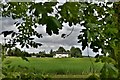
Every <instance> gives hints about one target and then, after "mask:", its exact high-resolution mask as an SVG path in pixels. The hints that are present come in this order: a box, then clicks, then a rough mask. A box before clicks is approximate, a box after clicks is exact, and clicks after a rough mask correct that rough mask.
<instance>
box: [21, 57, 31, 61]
mask: <svg viewBox="0 0 120 80" xmlns="http://www.w3.org/2000/svg"><path fill="white" fill-rule="evenodd" d="M21 58H22V59H23V60H25V61H28V62H29V60H28V59H27V58H26V57H24V56H22V57H21Z"/></svg>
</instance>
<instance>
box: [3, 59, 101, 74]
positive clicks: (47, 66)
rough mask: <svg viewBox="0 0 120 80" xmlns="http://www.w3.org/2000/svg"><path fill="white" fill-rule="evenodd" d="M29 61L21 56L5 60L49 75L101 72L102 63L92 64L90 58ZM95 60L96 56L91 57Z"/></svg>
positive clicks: (13, 64)
mask: <svg viewBox="0 0 120 80" xmlns="http://www.w3.org/2000/svg"><path fill="white" fill-rule="evenodd" d="M28 60H29V62H27V61H23V60H22V59H21V58H19V57H8V58H6V59H5V60H4V62H3V66H4V65H5V64H7V65H8V63H10V64H9V65H12V66H15V68H16V69H18V68H17V67H18V66H19V65H21V66H23V67H28V71H30V72H36V73H42V74H49V75H66V74H67V75H68V74H69V75H87V74H89V73H91V72H92V70H93V68H94V70H95V72H97V73H99V71H100V69H101V68H102V63H95V62H94V65H92V63H91V61H90V59H89V58H28ZM91 60H92V61H95V59H94V58H92V59H91Z"/></svg>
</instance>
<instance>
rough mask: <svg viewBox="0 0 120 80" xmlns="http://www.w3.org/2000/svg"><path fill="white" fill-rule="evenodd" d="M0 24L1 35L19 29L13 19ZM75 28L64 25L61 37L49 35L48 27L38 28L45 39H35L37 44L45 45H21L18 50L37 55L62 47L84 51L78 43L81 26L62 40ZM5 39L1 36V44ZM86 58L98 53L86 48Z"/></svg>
mask: <svg viewBox="0 0 120 80" xmlns="http://www.w3.org/2000/svg"><path fill="white" fill-rule="evenodd" d="M0 22H1V23H2V26H1V27H0V33H1V32H2V31H6V30H14V31H17V28H16V27H15V25H14V22H15V20H13V19H12V18H4V17H3V18H2V19H0ZM72 28H73V27H69V26H68V24H67V23H64V24H63V29H62V30H60V31H59V35H56V34H53V35H52V36H50V35H48V34H47V33H46V26H39V25H38V27H37V28H36V30H37V31H38V32H39V33H41V34H43V38H35V41H36V42H40V43H42V44H43V45H42V46H40V47H38V48H37V49H36V48H31V47H30V48H29V49H28V48H26V47H24V48H21V47H20V45H17V47H18V48H20V49H21V50H23V51H24V50H25V51H28V52H30V53H32V52H34V53H37V52H39V51H46V52H47V53H48V52H49V51H50V50H51V49H53V50H57V49H58V48H59V47H60V46H62V47H64V48H65V49H66V50H69V49H70V48H71V47H72V46H74V47H78V48H80V49H81V50H82V46H81V44H80V43H77V41H78V39H77V36H78V35H79V33H80V31H81V29H82V28H83V27H81V26H80V25H76V26H74V31H73V32H72V34H71V35H70V36H68V37H66V38H61V34H64V33H65V34H69V33H70V32H71V30H72ZM9 38H10V36H8V37H6V39H9ZM4 39H5V38H4V37H3V35H0V43H4ZM82 52H83V54H82V55H84V56H86V55H88V52H89V55H90V56H95V55H96V54H97V53H93V52H92V50H91V49H90V48H86V49H85V50H84V51H82Z"/></svg>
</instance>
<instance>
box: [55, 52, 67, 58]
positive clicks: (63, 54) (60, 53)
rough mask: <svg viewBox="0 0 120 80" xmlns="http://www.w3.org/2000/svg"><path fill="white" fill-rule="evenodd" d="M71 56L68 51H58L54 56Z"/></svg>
mask: <svg viewBox="0 0 120 80" xmlns="http://www.w3.org/2000/svg"><path fill="white" fill-rule="evenodd" d="M67 57H69V53H67V52H57V53H56V54H55V55H54V56H53V58H67Z"/></svg>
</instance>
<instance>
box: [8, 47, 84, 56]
mask: <svg viewBox="0 0 120 80" xmlns="http://www.w3.org/2000/svg"><path fill="white" fill-rule="evenodd" d="M58 53H59V54H69V55H70V57H82V51H81V50H80V48H76V47H73V46H72V47H71V48H70V50H66V49H65V48H64V47H59V48H58V49H57V50H56V51H53V50H52V49H51V50H50V52H49V53H46V52H45V51H39V52H38V53H34V52H33V53H29V52H27V51H21V50H20V49H19V48H17V47H15V48H14V49H9V50H8V51H7V52H6V55H7V56H18V57H20V56H24V57H32V56H35V57H53V56H54V55H55V54H58Z"/></svg>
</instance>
